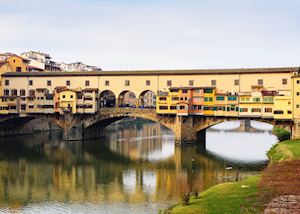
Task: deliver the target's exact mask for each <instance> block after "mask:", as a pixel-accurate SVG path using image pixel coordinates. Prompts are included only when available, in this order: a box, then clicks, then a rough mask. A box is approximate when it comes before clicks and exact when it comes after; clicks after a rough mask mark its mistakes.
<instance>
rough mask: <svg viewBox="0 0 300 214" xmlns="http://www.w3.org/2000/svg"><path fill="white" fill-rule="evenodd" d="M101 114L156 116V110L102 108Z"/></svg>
mask: <svg viewBox="0 0 300 214" xmlns="http://www.w3.org/2000/svg"><path fill="white" fill-rule="evenodd" d="M99 113H100V114H105V113H108V114H109V113H140V114H156V109H148V108H120V107H119V108H100V109H99Z"/></svg>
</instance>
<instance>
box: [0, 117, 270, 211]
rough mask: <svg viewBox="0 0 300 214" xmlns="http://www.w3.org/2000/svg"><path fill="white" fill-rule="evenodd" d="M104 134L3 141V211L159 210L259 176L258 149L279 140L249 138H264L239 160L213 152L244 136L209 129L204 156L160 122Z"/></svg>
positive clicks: (0, 193)
mask: <svg viewBox="0 0 300 214" xmlns="http://www.w3.org/2000/svg"><path fill="white" fill-rule="evenodd" d="M105 132H106V135H107V137H106V138H102V139H98V140H90V141H85V142H63V141H62V137H61V133H60V132H52V133H41V134H36V135H27V136H19V137H13V138H6V139H1V142H0V205H1V208H0V211H4V212H15V211H21V212H34V213H45V212H46V213H47V212H48V213H53V212H54V213H62V212H77V213H87V212H88V213H96V212H97V213H120V212H124V211H126V212H130V213H155V212H157V210H158V209H159V208H164V207H166V206H168V205H170V204H172V203H174V202H177V201H178V200H179V198H180V196H181V194H182V193H184V192H186V191H194V190H197V191H203V190H204V189H207V188H208V187H210V186H212V185H214V184H216V183H220V182H225V181H232V180H239V179H242V178H244V177H246V176H248V175H249V174H253V173H255V172H256V171H257V170H259V169H260V167H262V165H263V164H265V160H266V158H265V156H264V158H262V157H261V154H260V153H259V152H258V153H257V152H256V151H257V150H256V149H255V148H256V147H255V146H259V147H263V146H264V145H262V144H263V143H262V141H263V142H264V143H266V144H268V146H270V144H271V143H274V141H275V137H270V136H269V133H267V132H263V133H261V132H259V133H258V134H253V133H251V135H252V134H253V135H254V136H255V137H254V138H253V141H254V140H255V141H257V140H259V139H261V138H263V140H262V141H259V142H260V143H259V144H257V142H253V145H255V146H253V145H252V146H251V148H250V149H254V150H253V151H250V150H249V151H247V153H252V155H251V156H250V155H249V156H247V158H249V161H248V160H247V159H246V160H245V161H242V162H240V161H232V159H231V154H230V153H228V157H227V156H226V155H225V156H226V158H227V159H226V158H222V157H223V156H222V153H218V155H215V153H217V152H218V151H220V152H223V153H224V151H226V152H227V151H229V150H230V149H235V150H236V148H237V147H236V146H237V144H238V142H240V144H242V145H243V147H242V148H243V149H244V148H245V144H250V143H251V141H250V140H247V141H245V139H246V138H243V136H242V135H239V133H234V132H220V133H219V132H214V131H212V132H209V131H208V132H207V143H206V147H207V148H208V149H209V151H208V152H207V151H206V150H205V149H204V147H203V145H194V146H187V147H178V146H175V145H174V142H173V139H174V137H173V135H172V133H171V132H170V131H169V130H167V129H165V128H163V127H161V126H160V125H159V124H157V123H151V122H145V121H135V122H130V123H119V124H116V125H111V126H109V127H107V128H106V130H105ZM244 134H245V133H244ZM220 135H222V138H220V137H221V136H220ZM245 135H247V136H249V135H250V134H249V133H248V134H247V133H246V134H245ZM236 138H237V139H236ZM216 139H218V140H216ZM219 139H222V142H220V140H219ZM247 139H248V138H247ZM215 142H218V144H214V143H215ZM232 142H233V144H232ZM224 145H225V146H224ZM231 145H235V147H231ZM219 147H220V149H219V150H218V151H215V150H213V149H214V148H219ZM225 147H226V149H225ZM266 147H267V146H266ZM226 152H225V154H227V153H226ZM232 154H233V157H234V154H235V153H234V152H233V153H232ZM220 157H221V158H220ZM257 157H259V158H257ZM192 159H194V161H192ZM233 160H235V159H234V158H233ZM252 160H255V163H253V161H252ZM228 166H232V167H233V169H232V170H226V167H228Z"/></svg>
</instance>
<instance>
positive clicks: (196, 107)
mask: <svg viewBox="0 0 300 214" xmlns="http://www.w3.org/2000/svg"><path fill="white" fill-rule="evenodd" d="M202 107H203V110H207V111H208V110H211V111H240V112H252V113H260V112H261V111H262V109H261V108H249V109H248V108H239V107H235V106H231V107H228V106H227V107H225V106H201V105H194V106H191V107H190V109H191V110H202ZM159 109H160V110H168V106H159ZM178 109H186V110H188V109H189V107H188V106H187V105H180V106H170V110H178ZM263 111H264V112H265V113H272V112H273V109H272V108H264V109H263ZM274 114H283V111H281V110H280V111H274ZM287 114H292V111H290V110H288V111H287Z"/></svg>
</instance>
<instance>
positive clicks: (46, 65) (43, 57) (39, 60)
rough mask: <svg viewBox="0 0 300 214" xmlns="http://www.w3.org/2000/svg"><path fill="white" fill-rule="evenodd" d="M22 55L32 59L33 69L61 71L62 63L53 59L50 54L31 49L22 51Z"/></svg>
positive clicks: (31, 65) (30, 64)
mask: <svg viewBox="0 0 300 214" xmlns="http://www.w3.org/2000/svg"><path fill="white" fill-rule="evenodd" d="M21 57H23V58H25V59H28V60H30V63H29V66H30V67H31V70H33V71H60V65H59V64H58V63H56V62H54V61H52V60H51V57H50V55H49V54H45V53H41V52H37V51H29V52H25V53H22V54H21Z"/></svg>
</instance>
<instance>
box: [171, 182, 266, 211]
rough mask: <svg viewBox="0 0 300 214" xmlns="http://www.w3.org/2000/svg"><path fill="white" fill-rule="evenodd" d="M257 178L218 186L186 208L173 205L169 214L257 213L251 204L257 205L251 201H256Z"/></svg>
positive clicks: (192, 201) (193, 200) (202, 194)
mask: <svg viewBox="0 0 300 214" xmlns="http://www.w3.org/2000/svg"><path fill="white" fill-rule="evenodd" d="M259 178H260V176H251V177H249V178H247V179H246V180H243V181H239V182H231V183H222V184H218V185H216V186H213V187H211V188H209V189H208V190H206V191H204V192H203V193H201V194H200V198H199V199H192V200H191V203H190V205H188V206H182V205H181V204H178V205H175V206H174V207H172V208H171V210H169V213H185V214H189V213H204V214H217V213H224V214H225V213H228V214H235V213H257V212H258V209H257V208H253V207H252V204H253V203H257V201H253V200H256V197H255V195H256V193H257V184H258V181H259ZM166 213H168V212H166Z"/></svg>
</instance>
